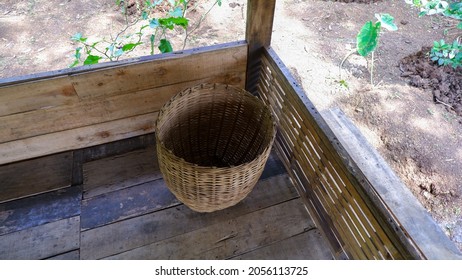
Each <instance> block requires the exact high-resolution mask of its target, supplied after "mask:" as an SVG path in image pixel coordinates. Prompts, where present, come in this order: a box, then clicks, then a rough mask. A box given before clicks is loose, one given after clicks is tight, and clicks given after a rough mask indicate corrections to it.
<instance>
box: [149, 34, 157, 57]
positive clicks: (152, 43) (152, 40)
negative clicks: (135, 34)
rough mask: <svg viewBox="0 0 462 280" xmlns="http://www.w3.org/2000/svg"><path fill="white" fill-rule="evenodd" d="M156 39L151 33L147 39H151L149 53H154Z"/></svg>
mask: <svg viewBox="0 0 462 280" xmlns="http://www.w3.org/2000/svg"><path fill="white" fill-rule="evenodd" d="M155 39H156V37H155V36H154V34H152V35H151V37H149V41H151V55H153V54H154V40H155Z"/></svg>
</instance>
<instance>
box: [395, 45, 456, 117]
mask: <svg viewBox="0 0 462 280" xmlns="http://www.w3.org/2000/svg"><path fill="white" fill-rule="evenodd" d="M429 52H430V48H428V47H426V48H424V49H422V50H421V51H419V52H417V53H416V54H413V55H410V56H407V57H405V58H403V59H402V60H401V62H400V69H401V71H403V73H402V74H401V76H402V77H407V79H406V80H407V82H408V83H409V84H410V85H412V86H415V87H418V88H422V89H425V90H429V91H431V92H432V93H433V101H434V102H436V103H438V104H442V105H444V106H446V108H447V109H448V110H452V111H454V112H455V113H456V114H458V115H459V116H462V72H461V69H460V68H459V69H454V68H452V67H450V66H444V67H441V66H438V65H437V64H436V63H435V62H433V61H431V60H430V59H429V58H428V53H429Z"/></svg>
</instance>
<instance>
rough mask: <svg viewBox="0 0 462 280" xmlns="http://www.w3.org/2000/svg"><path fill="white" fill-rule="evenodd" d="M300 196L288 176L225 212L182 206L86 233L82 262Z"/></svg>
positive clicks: (270, 182)
mask: <svg viewBox="0 0 462 280" xmlns="http://www.w3.org/2000/svg"><path fill="white" fill-rule="evenodd" d="M297 196H298V195H297V194H296V193H295V190H294V189H293V187H292V184H291V183H290V181H289V178H288V177H287V176H286V175H280V176H275V177H271V178H269V179H267V180H264V181H260V182H259V183H257V185H256V186H255V188H254V189H253V191H252V192H251V193H250V194H249V196H248V197H247V198H246V199H244V200H243V201H241V202H240V203H238V204H237V205H236V206H233V207H231V208H228V209H225V210H222V211H217V212H212V213H197V212H193V211H192V210H190V209H189V208H187V207H186V206H184V205H180V206H176V207H172V208H169V209H165V210H163V211H159V212H154V213H150V214H146V215H143V216H139V217H136V218H131V219H128V220H123V221H120V222H117V223H113V224H109V225H106V226H103V227H98V228H95V229H91V230H88V231H84V232H82V235H81V250H80V254H81V258H82V259H98V258H104V257H108V256H112V255H115V254H118V253H121V252H124V251H128V250H131V249H134V248H137V247H141V246H145V245H148V244H151V243H155V242H158V241H160V240H163V239H167V238H170V237H174V236H176V235H180V234H185V233H187V232H191V231H194V230H198V229H200V228H203V227H207V226H211V225H213V224H216V223H220V222H223V221H225V220H229V219H233V218H236V217H239V216H241V215H245V214H248V213H251V212H254V211H256V210H258V209H263V208H266V207H269V206H271V205H275V204H279V203H281V202H284V201H287V200H291V199H293V198H295V197H297Z"/></svg>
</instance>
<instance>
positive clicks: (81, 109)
mask: <svg viewBox="0 0 462 280" xmlns="http://www.w3.org/2000/svg"><path fill="white" fill-rule="evenodd" d="M222 78H223V77H213V78H210V79H207V80H206V81H211V80H215V81H219V82H221V81H223V80H222ZM196 82H202V81H192V82H187V83H180V84H175V85H171V86H165V87H161V88H153V89H148V90H144V91H137V92H130V93H127V94H122V95H117V96H112V97H108V98H105V99H91V100H84V101H82V102H79V103H76V104H72V105H69V106H60V107H54V108H50V109H44V110H35V111H30V112H27V113H23V114H19V115H9V116H4V117H0V142H8V141H14V140H19V139H24V138H28V137H33V136H37V135H43V134H48V133H54V132H58V131H65V130H69V129H74V128H78V127H84V126H89V125H93V124H99V123H104V122H108V121H113V120H118V119H123V118H128V117H132V116H137V115H142V114H148V113H152V112H157V111H159V110H160V108H162V106H163V105H164V104H165V103H166V102H167V101H168V100H169V99H170V98H171V97H172V96H173V95H175V94H176V93H178V92H179V91H181V90H182V89H185V88H187V87H189V86H193V85H195V84H196Z"/></svg>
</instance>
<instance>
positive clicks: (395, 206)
mask: <svg viewBox="0 0 462 280" xmlns="http://www.w3.org/2000/svg"><path fill="white" fill-rule="evenodd" d="M323 116H324V118H325V120H326V121H327V123H328V124H329V126H330V127H332V129H333V132H334V134H335V135H336V137H337V138H338V140H339V141H340V143H341V144H342V146H343V147H344V148H345V149H346V150H347V151H348V153H349V154H350V155H351V157H352V159H353V160H354V162H355V163H356V164H357V165H358V167H359V168H360V170H361V172H362V173H363V174H364V176H365V177H366V178H367V179H368V180H369V183H370V184H371V185H372V186H373V187H374V189H375V191H376V192H377V195H378V196H379V197H380V198H381V199H382V200H383V202H382V203H383V204H384V205H386V207H388V211H389V212H390V213H392V214H393V216H394V217H395V219H396V222H397V223H399V224H400V226H401V228H402V230H405V232H406V234H407V235H408V236H409V238H411V239H412V242H415V243H416V246H417V247H418V248H419V249H420V250H422V253H423V254H424V256H425V257H426V258H429V259H461V258H462V255H461V253H460V252H459V251H458V249H457V248H456V246H455V244H453V243H452V242H451V241H450V240H449V238H448V237H447V236H446V235H445V234H444V232H443V231H442V230H441V228H440V227H439V226H438V225H437V224H436V222H435V221H434V220H433V219H432V218H431V216H430V215H429V214H428V212H427V211H426V210H425V209H424V208H423V206H422V205H421V204H420V203H419V202H418V201H417V199H416V198H415V196H414V195H413V194H412V193H411V192H410V191H409V189H408V188H407V187H406V186H404V184H403V183H402V182H401V180H400V179H399V178H398V177H397V176H396V174H395V173H394V172H393V171H392V170H391V168H390V167H389V166H388V164H387V163H386V162H385V160H384V159H383V158H382V157H381V156H380V155H379V154H378V152H377V151H376V150H375V149H374V148H373V147H372V146H371V145H370V144H369V143H368V142H367V140H366V139H365V137H364V136H363V135H362V134H361V132H360V131H359V129H358V128H357V127H356V126H354V124H353V123H351V121H350V120H348V118H347V117H346V116H345V114H344V113H343V112H342V111H340V110H339V109H334V110H329V111H324V112H323ZM404 201H405V203H403V202H404Z"/></svg>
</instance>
